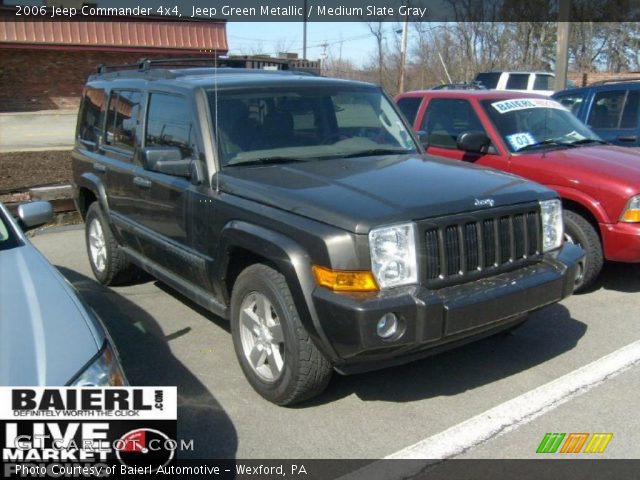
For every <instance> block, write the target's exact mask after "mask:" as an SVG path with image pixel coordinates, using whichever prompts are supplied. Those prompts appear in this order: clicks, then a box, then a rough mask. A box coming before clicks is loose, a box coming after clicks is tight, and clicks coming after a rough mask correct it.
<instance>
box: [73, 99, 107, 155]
mask: <svg viewBox="0 0 640 480" xmlns="http://www.w3.org/2000/svg"><path fill="white" fill-rule="evenodd" d="M106 103H107V102H106V93H105V91H104V90H102V89H99V88H87V89H86V90H85V92H84V97H83V99H82V111H81V113H80V123H79V126H78V135H79V136H80V139H82V140H84V141H85V142H89V143H93V144H96V143H98V139H99V138H100V137H101V136H102V129H103V128H104V112H105V105H106Z"/></svg>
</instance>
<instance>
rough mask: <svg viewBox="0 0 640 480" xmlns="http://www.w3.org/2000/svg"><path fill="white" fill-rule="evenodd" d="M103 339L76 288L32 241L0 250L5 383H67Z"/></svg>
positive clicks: (0, 381)
mask: <svg viewBox="0 0 640 480" xmlns="http://www.w3.org/2000/svg"><path fill="white" fill-rule="evenodd" d="M104 339H105V333H104V330H103V329H102V327H101V325H99V324H98V320H96V319H95V318H94V317H93V316H92V315H91V314H90V313H89V312H88V310H87V308H85V306H84V305H83V304H82V303H81V301H80V300H79V298H78V297H77V294H76V292H75V290H74V289H73V287H71V285H70V284H69V283H68V282H67V281H66V280H65V279H64V277H62V275H61V274H60V273H59V272H58V271H57V270H56V269H55V268H54V267H53V266H52V265H51V264H50V263H49V262H48V261H47V260H46V259H45V258H44V257H43V256H42V254H41V253H40V252H39V251H38V250H37V249H36V248H35V247H34V246H33V245H31V243H30V242H28V241H27V242H25V244H24V245H23V246H20V247H17V248H12V249H9V250H3V251H0V385H16V386H17V385H65V384H66V383H67V382H69V380H71V379H72V377H73V376H74V375H76V374H77V373H78V372H79V371H80V370H81V369H82V367H83V366H85V365H86V364H87V363H88V362H89V361H90V360H91V358H92V357H93V356H95V355H96V353H98V351H99V349H100V347H101V346H102V344H103V342H104Z"/></svg>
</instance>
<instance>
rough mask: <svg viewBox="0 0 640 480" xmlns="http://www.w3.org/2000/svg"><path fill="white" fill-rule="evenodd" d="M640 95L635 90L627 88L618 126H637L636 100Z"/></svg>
mask: <svg viewBox="0 0 640 480" xmlns="http://www.w3.org/2000/svg"><path fill="white" fill-rule="evenodd" d="M639 97H640V95H639V94H638V91H637V90H629V93H628V94H627V100H626V101H625V102H624V109H623V110H622V118H621V119H620V128H636V127H637V126H638V100H639V99H640V98H639Z"/></svg>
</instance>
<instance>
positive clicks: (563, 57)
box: [555, 0, 571, 90]
mask: <svg viewBox="0 0 640 480" xmlns="http://www.w3.org/2000/svg"><path fill="white" fill-rule="evenodd" d="M570 11H571V0H560V7H559V10H558V23H557V29H558V45H557V50H556V84H555V89H556V90H564V89H565V88H566V86H567V68H568V65H569V26H570V23H569V15H570Z"/></svg>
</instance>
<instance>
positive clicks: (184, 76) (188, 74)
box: [89, 67, 375, 89]
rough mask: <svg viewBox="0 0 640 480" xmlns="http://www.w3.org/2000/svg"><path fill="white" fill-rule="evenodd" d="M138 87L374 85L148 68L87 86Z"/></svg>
mask: <svg viewBox="0 0 640 480" xmlns="http://www.w3.org/2000/svg"><path fill="white" fill-rule="evenodd" d="M112 81H116V82H118V83H127V84H131V83H134V84H135V83H138V82H148V81H154V82H157V83H156V85H158V86H159V85H167V86H174V87H176V86H179V87H182V88H185V89H192V88H209V87H214V86H218V87H223V88H224V87H227V86H243V87H253V86H255V87H259V86H270V87H273V86H277V85H287V86H292V85H296V86H314V85H317V86H323V85H324V86H327V85H336V86H337V85H342V86H346V85H354V86H357V85H359V86H362V87H375V85H374V84H371V83H367V82H360V81H355V80H343V79H338V78H329V77H320V76H314V75H310V74H308V73H306V72H298V71H295V70H260V69H251V68H225V67H223V68H209V67H194V68H151V69H147V70H139V69H131V70H118V71H113V72H105V73H96V74H94V75H92V76H91V77H90V78H89V83H92V84H96V83H102V82H112Z"/></svg>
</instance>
